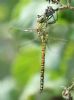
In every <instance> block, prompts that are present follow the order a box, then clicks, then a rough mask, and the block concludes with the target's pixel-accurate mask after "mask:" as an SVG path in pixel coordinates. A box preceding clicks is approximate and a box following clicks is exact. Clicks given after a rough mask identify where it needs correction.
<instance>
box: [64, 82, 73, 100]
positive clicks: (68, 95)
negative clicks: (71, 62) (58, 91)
mask: <svg viewBox="0 0 74 100" xmlns="http://www.w3.org/2000/svg"><path fill="white" fill-rule="evenodd" d="M73 89H74V83H72V85H71V86H69V87H68V88H67V87H65V88H64V90H63V92H62V96H63V98H64V99H65V100H73V97H72V95H71V91H72V90H73Z"/></svg>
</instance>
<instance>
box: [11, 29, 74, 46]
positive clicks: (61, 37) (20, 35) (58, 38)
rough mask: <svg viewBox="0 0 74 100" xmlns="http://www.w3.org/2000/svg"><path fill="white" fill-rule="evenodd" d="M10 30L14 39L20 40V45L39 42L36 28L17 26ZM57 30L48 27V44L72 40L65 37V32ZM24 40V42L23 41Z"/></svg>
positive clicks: (73, 40)
mask: <svg viewBox="0 0 74 100" xmlns="http://www.w3.org/2000/svg"><path fill="white" fill-rule="evenodd" d="M11 32H12V33H13V35H15V37H16V39H17V40H19V41H22V43H23V44H22V46H24V45H25V44H30V43H41V42H40V40H39V38H38V36H37V31H36V29H31V28H26V29H19V28H12V29H11ZM59 33H60V32H57V31H56V30H52V28H50V29H48V35H49V36H48V44H53V43H60V42H61V43H67V42H68V41H72V42H74V39H71V38H69V37H67V35H66V34H64V33H62V34H61V33H60V34H59ZM23 41H24V42H23Z"/></svg>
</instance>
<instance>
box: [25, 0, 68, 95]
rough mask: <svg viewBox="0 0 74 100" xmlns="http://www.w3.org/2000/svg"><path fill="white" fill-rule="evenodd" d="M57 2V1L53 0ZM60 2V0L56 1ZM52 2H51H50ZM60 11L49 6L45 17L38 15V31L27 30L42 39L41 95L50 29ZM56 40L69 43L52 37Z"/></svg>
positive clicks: (26, 30)
mask: <svg viewBox="0 0 74 100" xmlns="http://www.w3.org/2000/svg"><path fill="white" fill-rule="evenodd" d="M52 1H55V0H52ZM56 1H58V2H59V1H60V0H56ZM49 2H50V0H49ZM58 10H59V9H58V8H56V9H53V8H52V6H48V7H47V9H45V12H44V14H43V15H38V17H37V27H36V29H25V30H24V31H25V32H33V31H34V32H36V33H37V35H38V37H39V38H40V41H41V44H42V60H41V75H40V93H42V91H43V88H44V70H45V52H46V44H47V42H48V31H47V29H48V27H49V24H50V25H51V24H54V23H56V21H57V20H58V15H57V16H56V18H55V16H54V14H55V13H56V12H57V11H58ZM50 38H52V39H54V40H56V39H57V40H61V41H65V42H66V41H67V40H64V39H58V38H55V37H50Z"/></svg>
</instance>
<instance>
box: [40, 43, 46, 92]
mask: <svg viewBox="0 0 74 100" xmlns="http://www.w3.org/2000/svg"><path fill="white" fill-rule="evenodd" d="M45 50H46V43H42V60H41V76H40V93H42V91H43V88H44V70H45Z"/></svg>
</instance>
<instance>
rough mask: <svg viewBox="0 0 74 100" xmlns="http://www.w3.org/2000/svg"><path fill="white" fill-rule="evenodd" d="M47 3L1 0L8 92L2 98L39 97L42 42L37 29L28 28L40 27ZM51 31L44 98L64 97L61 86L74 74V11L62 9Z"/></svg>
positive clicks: (0, 43)
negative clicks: (38, 18) (41, 11)
mask: <svg viewBox="0 0 74 100" xmlns="http://www.w3.org/2000/svg"><path fill="white" fill-rule="evenodd" d="M63 1H64V0H63ZM72 5H74V1H72ZM45 6H46V1H45V0H41V1H40V0H38V1H37V0H0V93H5V91H7V93H8V94H6V95H5V94H3V96H5V98H4V97H3V96H2V94H0V100H36V99H37V97H38V95H37V93H38V92H39V88H38V87H39V83H38V82H39V80H38V79H39V76H40V62H41V43H40V41H39V39H38V37H37V34H34V33H35V32H24V29H25V28H29V29H30V28H35V27H36V26H35V25H36V24H35V23H36V17H37V14H38V13H39V11H40V10H41V9H43V7H45ZM39 14H40V13H39ZM48 31H49V40H48V45H47V51H46V70H45V73H46V74H45V89H44V92H43V94H42V95H41V96H40V100H63V99H62V97H61V96H60V95H61V92H62V89H61V86H62V85H65V84H69V83H70V82H71V81H72V80H73V76H74V74H73V73H74V67H73V66H74V46H73V45H74V12H73V11H69V10H66V11H63V12H59V19H58V21H57V23H56V24H54V25H50V27H49V29H48ZM8 77H10V78H11V79H12V80H14V81H15V82H11V80H9V79H8ZM37 77H38V78H37ZM5 80H8V81H9V83H10V85H6V82H7V81H5ZM11 83H12V84H13V85H12V86H11ZM1 84H4V85H3V91H4V92H2V91H1V87H2V86H1ZM7 84H8V83H7ZM4 86H5V88H4ZM6 86H7V87H10V89H7V90H6ZM38 100H39V99H38Z"/></svg>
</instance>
